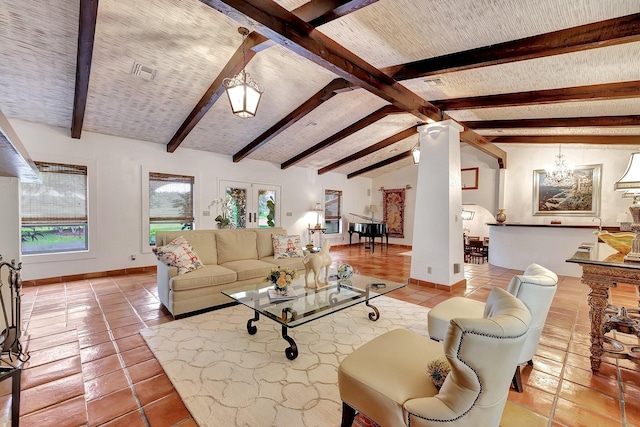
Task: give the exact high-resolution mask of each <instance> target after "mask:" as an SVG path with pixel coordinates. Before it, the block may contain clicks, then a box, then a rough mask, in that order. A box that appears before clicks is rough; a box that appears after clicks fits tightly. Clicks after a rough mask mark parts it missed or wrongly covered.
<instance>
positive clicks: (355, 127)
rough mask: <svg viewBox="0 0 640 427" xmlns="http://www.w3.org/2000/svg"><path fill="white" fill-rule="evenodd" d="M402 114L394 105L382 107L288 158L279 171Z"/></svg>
mask: <svg viewBox="0 0 640 427" xmlns="http://www.w3.org/2000/svg"><path fill="white" fill-rule="evenodd" d="M404 112H405V111H403V110H401V109H400V108H398V107H396V106H394V105H385V106H384V107H382V108H379V109H377V110H376V111H374V112H373V113H371V114H369V115H368V116H366V117H364V118H362V119H360V120H358V121H357V122H355V123H353V124H351V125H349V126H347V127H346V128H344V129H342V130H341V131H339V132H336V133H334V134H333V135H331V136H330V137H328V138H326V139H324V140H323V141H320V142H319V143H317V144H316V145H314V146H313V147H310V148H307V149H306V150H304V151H303V152H302V153H300V154H298V155H296V156H294V157H292V158H290V159H289V160H287V161H285V162H284V163H282V164H281V165H280V168H281V169H287V168H290V167H291V166H293V165H295V164H296V163H300V162H301V161H303V160H304V159H306V158H307V157H311V156H313V155H314V154H316V153H319V152H320V151H322V150H324V149H325V148H328V147H330V146H332V145H333V144H335V143H336V142H338V141H340V140H343V139H345V138H346V137H348V136H349V135H353V134H354V133H356V132H358V131H360V130H362V129H364V128H366V127H367V126H369V125H372V124H373V123H375V122H377V121H378V120H380V119H382V118H384V117H387V116H389V115H391V114H400V113H404Z"/></svg>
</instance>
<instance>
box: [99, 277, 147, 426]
mask: <svg viewBox="0 0 640 427" xmlns="http://www.w3.org/2000/svg"><path fill="white" fill-rule="evenodd" d="M110 280H111V282H112V283H113V285H115V286H116V287H117V288H118V292H120V293H121V294H123V296H124V297H125V299H126V300H127V303H128V304H129V305H131V303H130V302H129V299H128V298H127V297H126V295H124V293H123V292H122V289H120V286H119V285H118V284H117V283H115V282H114V281H113V279H110ZM90 286H91V289H92V291H93V293H94V295H95V298H96V302H97V303H98V306H99V307H100V311H101V312H102V318H103V320H104V322H105V323H106V326H107V332H108V334H109V339H111V344H112V345H113V347H114V348H115V350H116V356H117V357H118V361H119V362H120V366H121V367H122V373H123V374H124V376H125V378H126V379H127V384H128V386H129V388H130V389H131V394H132V395H133V398H134V399H135V401H136V405H137V406H138V408H137V409H136V410H134V411H131V412H127V413H126V414H122V415H120V416H118V417H116V418H113V419H111V420H108V421H107V423H108V422H111V421H114V420H117V419H118V418H122V417H124V416H126V415H128V414H130V413H133V412H139V413H140V415H141V416H142V420H143V422H144V423H145V427H151V424H150V423H149V420H148V419H147V415H146V414H145V412H144V409H143V408H142V403H141V402H140V398H139V397H138V393H136V389H135V387H134V386H133V381H132V380H131V376H130V375H129V370H128V369H127V366H126V363H125V361H124V358H123V357H122V354H121V353H120V351H119V350H120V348H119V347H118V343H117V342H116V339H115V337H114V336H113V331H112V330H111V325H110V324H109V320H108V319H107V316H106V314H105V311H104V309H103V307H102V303H101V302H100V300H99V298H98V294H97V293H96V291H95V289H94V288H93V284H91V283H90ZM137 314H138V313H137V311H136V315H137ZM110 394H112V393H110ZM107 396H108V395H107ZM103 397H106V396H103ZM87 403H88V402H87ZM88 414H89V412H88V411H87V415H88ZM87 418H88V417H87ZM87 422H88V419H87Z"/></svg>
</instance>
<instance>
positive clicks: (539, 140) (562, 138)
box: [493, 135, 640, 145]
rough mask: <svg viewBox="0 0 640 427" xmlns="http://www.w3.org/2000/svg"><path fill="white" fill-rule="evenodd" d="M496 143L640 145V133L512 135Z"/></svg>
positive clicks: (502, 137) (494, 140)
mask: <svg viewBox="0 0 640 427" xmlns="http://www.w3.org/2000/svg"><path fill="white" fill-rule="evenodd" d="M493 142H495V143H522V144H600V145H640V135H511V136H498V137H495V138H493Z"/></svg>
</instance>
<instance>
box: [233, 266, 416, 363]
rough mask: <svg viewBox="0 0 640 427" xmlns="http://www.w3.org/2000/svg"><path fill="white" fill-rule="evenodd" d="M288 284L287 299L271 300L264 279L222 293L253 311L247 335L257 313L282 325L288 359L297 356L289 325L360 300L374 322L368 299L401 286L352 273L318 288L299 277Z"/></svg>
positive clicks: (375, 317) (375, 312) (374, 311)
mask: <svg viewBox="0 0 640 427" xmlns="http://www.w3.org/2000/svg"><path fill="white" fill-rule="evenodd" d="M291 286H292V289H293V291H294V292H295V294H296V295H297V297H296V298H295V299H291V300H287V301H271V299H270V298H269V294H268V291H269V289H273V285H272V284H268V283H267V282H264V283H260V284H256V285H244V286H240V287H237V288H233V289H228V290H226V291H223V292H222V293H223V294H224V295H226V296H228V297H230V298H232V299H233V300H235V301H237V302H239V303H241V304H243V305H245V306H247V307H249V308H251V309H253V310H254V313H255V314H254V317H253V319H249V321H247V331H248V332H249V334H251V335H254V334H255V333H256V332H257V331H258V328H257V327H256V326H255V325H254V324H253V322H257V321H258V320H260V315H263V316H265V317H268V318H269V319H271V320H274V321H275V322H277V323H279V324H280V325H282V338H283V339H284V340H285V341H287V342H288V343H289V347H288V348H286V349H285V355H286V356H287V359H289V360H293V359H295V358H296V357H298V346H297V345H296V342H295V341H294V340H293V338H291V337H290V336H289V335H288V333H287V330H288V329H289V328H295V327H297V326H300V325H304V324H305V323H308V322H311V321H313V320H315V319H319V318H321V317H324V316H328V315H330V314H332V313H336V312H338V311H340V310H344V309H345V308H349V307H352V306H354V305H356V304H360V303H365V305H366V306H367V307H368V308H370V309H371V310H372V311H370V312H369V319H370V320H372V321H376V320H378V318H379V317H380V312H379V311H378V309H377V308H376V307H375V306H373V305H371V303H370V302H371V300H372V299H373V298H376V297H379V296H380V295H384V294H387V293H389V292H392V291H395V290H396V289H400V288H403V287H404V286H405V285H404V284H402V283H397V282H391V281H389V280H384V279H378V278H375V277H368V276H360V275H354V276H353V277H351V278H350V279H342V280H339V279H333V280H332V279H331V277H330V278H329V284H328V285H327V286H324V287H322V288H320V289H315V288H305V285H304V278H303V277H299V278H298V279H296V280H294V281H293V283H292V285H291Z"/></svg>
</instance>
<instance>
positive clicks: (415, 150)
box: [411, 132, 420, 165]
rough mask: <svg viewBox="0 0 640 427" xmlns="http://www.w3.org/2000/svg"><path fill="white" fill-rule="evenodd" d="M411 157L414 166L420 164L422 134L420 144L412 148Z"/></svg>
mask: <svg viewBox="0 0 640 427" xmlns="http://www.w3.org/2000/svg"><path fill="white" fill-rule="evenodd" d="M411 157H413V164H414V165H417V164H419V163H420V132H418V143H417V144H416V145H414V146H413V147H412V148H411Z"/></svg>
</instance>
